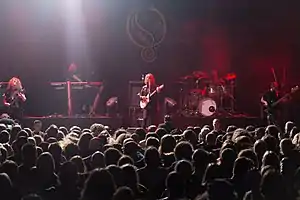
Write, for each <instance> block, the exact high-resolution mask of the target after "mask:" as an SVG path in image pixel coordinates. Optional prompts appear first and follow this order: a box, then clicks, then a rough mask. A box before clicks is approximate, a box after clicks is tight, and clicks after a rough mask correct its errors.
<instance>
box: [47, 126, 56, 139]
mask: <svg viewBox="0 0 300 200" xmlns="http://www.w3.org/2000/svg"><path fill="white" fill-rule="evenodd" d="M57 134H58V128H57V126H56V125H51V126H49V127H48V129H47V130H46V138H50V137H54V138H57Z"/></svg>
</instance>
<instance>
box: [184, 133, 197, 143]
mask: <svg viewBox="0 0 300 200" xmlns="http://www.w3.org/2000/svg"><path fill="white" fill-rule="evenodd" d="M183 138H184V139H185V141H188V142H189V143H191V144H192V145H193V147H196V145H197V135H196V133H195V132H194V131H193V130H185V131H184V132H183Z"/></svg>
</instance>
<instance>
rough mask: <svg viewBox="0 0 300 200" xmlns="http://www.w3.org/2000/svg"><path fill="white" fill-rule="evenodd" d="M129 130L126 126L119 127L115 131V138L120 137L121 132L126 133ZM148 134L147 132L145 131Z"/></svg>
mask: <svg viewBox="0 0 300 200" xmlns="http://www.w3.org/2000/svg"><path fill="white" fill-rule="evenodd" d="M126 133H127V131H126V130H125V129H124V128H119V129H117V130H116V131H115V133H114V135H115V138H118V137H119V136H120V135H121V134H126ZM145 134H146V133H145Z"/></svg>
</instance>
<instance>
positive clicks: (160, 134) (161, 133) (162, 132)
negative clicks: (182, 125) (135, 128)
mask: <svg viewBox="0 0 300 200" xmlns="http://www.w3.org/2000/svg"><path fill="white" fill-rule="evenodd" d="M155 133H156V134H157V136H158V138H159V139H161V138H162V137H163V136H164V135H167V134H168V132H167V131H166V129H164V128H158V129H156V131H155Z"/></svg>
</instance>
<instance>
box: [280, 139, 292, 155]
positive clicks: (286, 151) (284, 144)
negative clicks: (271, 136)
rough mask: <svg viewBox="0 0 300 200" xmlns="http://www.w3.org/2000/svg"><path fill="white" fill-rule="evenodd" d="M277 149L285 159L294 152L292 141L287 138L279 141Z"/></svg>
mask: <svg viewBox="0 0 300 200" xmlns="http://www.w3.org/2000/svg"><path fill="white" fill-rule="evenodd" d="M279 147H280V153H281V154H282V155H283V156H286V157H288V156H290V155H291V154H292V152H293V150H294V144H293V143H292V140H290V139H287V138H285V139H283V140H281V141H280V144H279Z"/></svg>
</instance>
